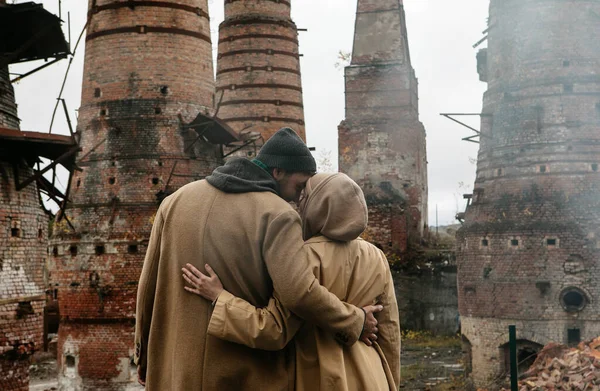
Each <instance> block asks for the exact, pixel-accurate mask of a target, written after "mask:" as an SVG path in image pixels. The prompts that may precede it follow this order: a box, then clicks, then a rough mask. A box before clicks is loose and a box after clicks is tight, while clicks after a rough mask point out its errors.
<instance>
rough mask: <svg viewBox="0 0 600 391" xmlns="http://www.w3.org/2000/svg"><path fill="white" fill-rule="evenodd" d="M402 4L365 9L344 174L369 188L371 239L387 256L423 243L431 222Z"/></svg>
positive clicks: (393, 0) (351, 84)
mask: <svg viewBox="0 0 600 391" xmlns="http://www.w3.org/2000/svg"><path fill="white" fill-rule="evenodd" d="M404 18H405V16H404V9H403V7H402V2H401V1H398V0H386V1H369V0H364V1H359V2H358V13H357V21H356V31H355V38H354V51H353V53H352V62H351V65H350V66H349V67H347V68H346V120H345V121H344V122H342V123H341V124H340V126H339V151H340V158H339V167H340V171H342V172H344V173H346V174H348V175H349V176H350V177H351V178H353V179H354V180H355V181H357V183H358V184H359V185H360V186H361V187H362V188H363V191H364V192H365V196H366V197H367V202H368V204H369V212H370V214H369V218H370V222H369V229H368V231H367V235H368V236H369V237H370V239H371V240H372V241H373V242H374V243H377V244H379V245H380V246H381V247H382V248H384V249H386V250H395V251H400V252H403V251H405V250H406V249H407V247H408V246H409V242H411V241H412V242H414V243H418V242H419V241H420V238H421V237H422V235H423V232H424V229H425V228H426V225H427V223H426V221H427V157H426V149H425V148H426V145H425V129H424V128H423V125H422V124H421V122H419V109H418V82H417V79H416V77H415V74H414V70H413V68H412V65H411V63H410V55H409V50H408V38H407V33H406V21H405V19H404Z"/></svg>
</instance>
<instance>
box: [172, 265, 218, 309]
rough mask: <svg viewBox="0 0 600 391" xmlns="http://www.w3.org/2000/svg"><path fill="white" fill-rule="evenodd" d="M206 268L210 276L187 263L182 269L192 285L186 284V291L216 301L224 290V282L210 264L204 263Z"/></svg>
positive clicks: (184, 276)
mask: <svg viewBox="0 0 600 391" xmlns="http://www.w3.org/2000/svg"><path fill="white" fill-rule="evenodd" d="M204 268H205V269H206V271H207V272H208V276H207V275H205V274H203V273H201V272H200V270H198V269H196V267H194V265H191V264H189V263H188V264H186V265H185V267H184V268H182V269H181V271H182V272H183V279H184V280H185V281H186V282H187V283H188V284H189V285H190V286H187V285H186V286H184V288H185V290H186V291H188V292H191V293H195V294H197V295H199V296H202V297H204V298H205V299H208V300H210V301H212V302H213V303H214V302H215V301H216V300H217V299H218V298H219V295H220V294H221V292H223V290H224V289H223V284H221V280H220V279H219V276H217V274H216V273H215V271H214V270H213V269H212V268H211V267H210V266H209V265H208V264H206V265H204Z"/></svg>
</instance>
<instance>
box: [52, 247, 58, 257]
mask: <svg viewBox="0 0 600 391" xmlns="http://www.w3.org/2000/svg"><path fill="white" fill-rule="evenodd" d="M52 255H53V256H55V257H58V247H56V246H54V248H53V249H52Z"/></svg>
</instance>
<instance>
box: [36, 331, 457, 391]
mask: <svg viewBox="0 0 600 391" xmlns="http://www.w3.org/2000/svg"><path fill="white" fill-rule="evenodd" d="M461 359H462V353H461V345H460V338H458V337H435V336H432V335H429V334H426V333H421V332H410V331H409V332H404V333H403V338H402V383H401V384H400V390H402V391H449V390H456V391H462V390H464V389H465V388H464V379H463V373H464V368H463V365H462V362H461ZM30 376H31V380H30V387H29V390H30V391H54V390H57V389H58V384H57V366H56V359H55V357H54V355H53V354H52V353H50V352H47V353H44V352H38V353H36V354H35V356H34V359H33V365H32V366H31V367H30ZM131 389H132V390H133V389H136V390H139V389H141V387H139V386H137V385H135V384H132V387H131Z"/></svg>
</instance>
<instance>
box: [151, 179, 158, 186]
mask: <svg viewBox="0 0 600 391" xmlns="http://www.w3.org/2000/svg"><path fill="white" fill-rule="evenodd" d="M152 184H153V185H158V178H156V177H155V178H152Z"/></svg>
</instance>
